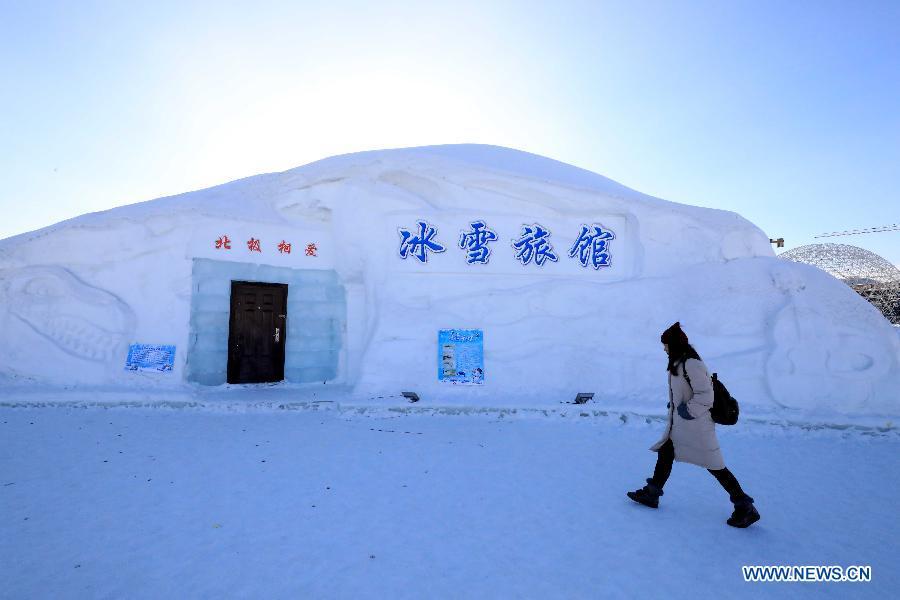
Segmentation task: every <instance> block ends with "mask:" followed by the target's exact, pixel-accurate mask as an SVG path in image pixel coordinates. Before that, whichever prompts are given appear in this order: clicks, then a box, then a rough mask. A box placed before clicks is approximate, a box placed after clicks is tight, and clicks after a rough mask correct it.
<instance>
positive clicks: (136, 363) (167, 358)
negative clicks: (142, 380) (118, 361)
mask: <svg viewBox="0 0 900 600" xmlns="http://www.w3.org/2000/svg"><path fill="white" fill-rule="evenodd" d="M174 367H175V346H154V345H150V344H131V346H129V347H128V358H127V359H125V370H126V371H155V372H163V373H169V372H171V371H172V369H173V368H174Z"/></svg>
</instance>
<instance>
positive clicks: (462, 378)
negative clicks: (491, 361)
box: [438, 329, 484, 385]
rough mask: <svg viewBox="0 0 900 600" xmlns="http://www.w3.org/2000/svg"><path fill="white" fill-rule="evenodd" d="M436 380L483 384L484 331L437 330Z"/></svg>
mask: <svg viewBox="0 0 900 600" xmlns="http://www.w3.org/2000/svg"><path fill="white" fill-rule="evenodd" d="M438 381H444V382H447V383H457V384H469V385H482V384H484V332H483V331H482V330H480V329H441V330H440V331H439V332H438Z"/></svg>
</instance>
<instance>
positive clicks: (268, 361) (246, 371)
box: [228, 281, 288, 383]
mask: <svg viewBox="0 0 900 600" xmlns="http://www.w3.org/2000/svg"><path fill="white" fill-rule="evenodd" d="M287 294H288V286H287V285H286V284H283V283H258V282H250V281H232V282H231V318H230V320H229V327H228V383H268V382H273V381H282V380H283V379H284V346H285V335H286V333H287Z"/></svg>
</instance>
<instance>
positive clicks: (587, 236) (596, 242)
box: [569, 223, 616, 269]
mask: <svg viewBox="0 0 900 600" xmlns="http://www.w3.org/2000/svg"><path fill="white" fill-rule="evenodd" d="M614 239H616V234H615V233H613V232H612V231H611V230H609V229H604V228H603V226H602V225H598V224H597V223H594V224H592V225H591V226H590V227H588V226H587V225H582V226H581V234H580V235H579V236H578V239H577V240H575V243H574V244H573V245H572V249H571V250H569V256H571V257H573V258H574V257H575V256H576V255H577V256H578V260H579V262H581V266H582V267H587V266H588V264H590V265H591V266H592V267H594V269H599V268H600V267H608V266H610V264H611V262H610V261H611V257H610V253H609V242H610V241H612V240H614Z"/></svg>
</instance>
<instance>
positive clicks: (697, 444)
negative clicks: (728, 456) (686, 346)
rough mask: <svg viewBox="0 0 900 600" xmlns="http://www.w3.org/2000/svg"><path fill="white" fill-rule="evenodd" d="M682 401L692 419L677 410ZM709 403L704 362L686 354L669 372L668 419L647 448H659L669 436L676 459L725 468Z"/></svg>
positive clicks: (706, 372) (712, 467)
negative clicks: (659, 436)
mask: <svg viewBox="0 0 900 600" xmlns="http://www.w3.org/2000/svg"><path fill="white" fill-rule="evenodd" d="M685 369H686V370H687V375H688V377H689V378H690V380H691V383H690V385H688V382H687V380H685V378H684V375H683V373H684V370H685ZM681 402H686V403H687V409H688V412H689V413H690V414H691V416H692V417H694V418H693V419H691V420H688V419H683V418H682V417H681V416H680V415H679V414H678V411H677V408H678V405H679V404H680V403H681ZM712 404H713V388H712V382H711V381H710V379H709V372H708V371H707V370H706V365H705V364H703V361H701V360H697V359H694V358H689V359H688V360H687V361H686V362H685V363H684V365H683V366H682V365H679V366H678V374H677V375H672V374H671V373H669V423H668V426H667V427H666V433H665V435H663V436H662V438H660V440H659V441H658V442H656V443H655V444H653V446H651V447H650V449H651V450H653V451H654V452H656V451H658V450H659V449H660V447H661V446H662V445H663V444H664V443H665V442H666V440H667V439H670V438H671V440H672V445H673V446H674V447H675V460H677V461H680V462H687V463H692V464H695V465H698V466H701V467H704V468H706V469H712V470H714V471H715V470H719V469H724V468H725V461H724V460H723V459H722V451H721V450H720V449H719V439H718V438H717V437H716V424H715V423H714V422H713V420H712V415H710V414H709V409H710V408H711V407H712Z"/></svg>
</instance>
